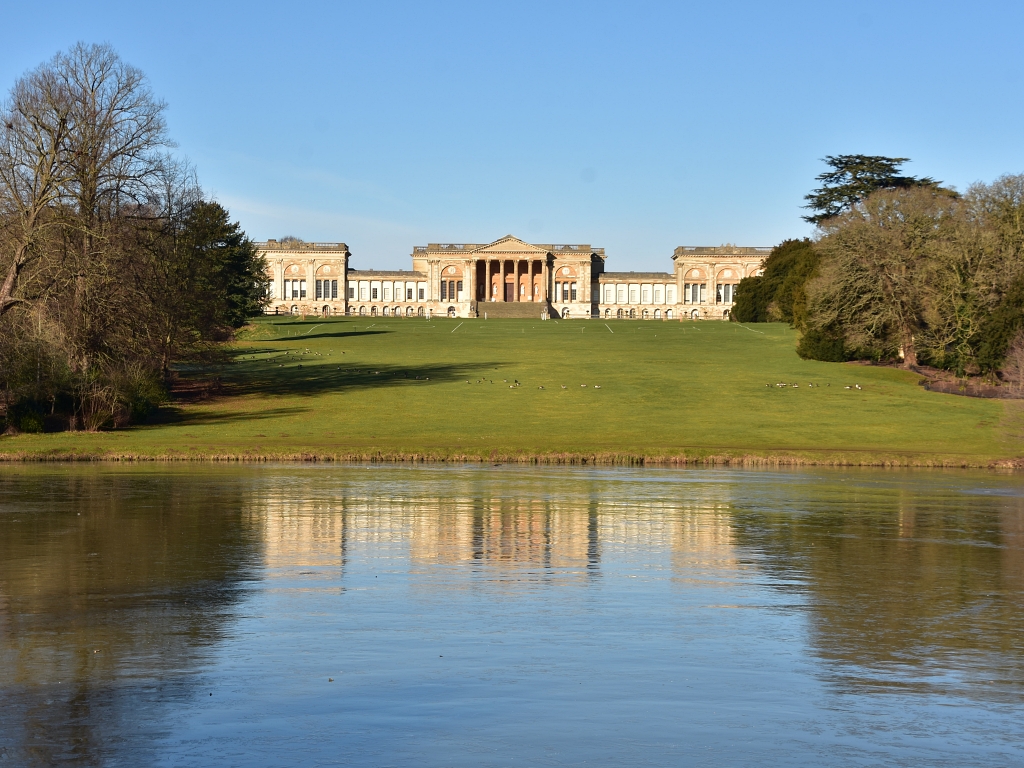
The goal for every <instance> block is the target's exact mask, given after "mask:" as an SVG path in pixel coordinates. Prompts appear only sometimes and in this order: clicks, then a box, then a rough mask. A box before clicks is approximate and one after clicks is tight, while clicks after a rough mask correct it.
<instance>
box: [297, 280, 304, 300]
mask: <svg viewBox="0 0 1024 768" xmlns="http://www.w3.org/2000/svg"><path fill="white" fill-rule="evenodd" d="M299 298H300V299H304V298H306V281H305V280H299Z"/></svg>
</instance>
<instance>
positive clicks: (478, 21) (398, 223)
mask: <svg viewBox="0 0 1024 768" xmlns="http://www.w3.org/2000/svg"><path fill="white" fill-rule="evenodd" d="M5 27H6V33H5V35H4V45H3V46H2V47H0V76H2V77H0V86H2V90H4V91H6V90H7V89H8V88H9V87H10V85H11V83H12V82H13V81H14V80H15V79H16V78H17V77H19V76H20V75H21V74H23V73H24V72H25V71H27V70H29V69H31V68H33V67H35V66H36V65H38V64H39V63H41V62H42V61H44V60H46V59H48V58H50V57H51V56H52V55H53V54H54V53H56V52H57V51H59V50H62V49H66V48H67V47H68V46H70V45H71V44H73V43H75V42H76V41H79V40H82V41H86V42H109V43H110V44H112V45H113V46H114V47H115V48H116V49H117V51H118V52H119V53H120V54H121V56H122V57H123V58H124V59H125V60H127V61H129V62H131V63H132V64H135V65H136V66H138V67H140V68H141V69H142V70H143V71H144V72H145V73H146V74H147V75H148V77H149V79H150V82H151V85H152V87H153V89H154V91H155V92H156V93H157V94H158V95H159V96H160V97H162V98H163V99H165V100H166V101H167V103H168V105H169V106H168V113H167V114H168V122H169V126H170V130H171V133H172V135H173V137H174V139H175V140H176V141H177V143H178V149H177V151H178V152H179V153H180V154H182V155H184V156H187V157H188V158H189V159H190V160H191V161H192V162H193V163H194V164H195V165H196V166H197V168H198V172H199V175H200V178H201V180H202V182H203V185H204V187H205V188H206V189H207V190H208V191H209V193H210V194H212V195H214V196H215V197H216V198H217V199H218V200H219V201H220V202H222V203H223V204H225V205H226V206H227V207H228V208H229V209H230V211H231V213H232V215H233V216H234V217H235V218H237V219H238V220H239V221H240V222H241V223H242V226H243V227H244V228H245V229H246V231H247V232H249V234H250V235H251V236H252V237H254V238H256V239H266V238H268V237H281V236H283V235H289V234H290V235H295V236H298V237H301V238H303V239H306V240H321V241H322V240H330V241H334V240H343V241H344V242H347V243H348V244H349V247H350V248H351V249H352V252H353V256H354V258H353V265H354V266H356V267H358V268H365V267H371V266H376V267H391V268H395V267H405V268H408V266H409V254H410V252H411V250H412V246H413V245H419V244H425V243H427V242H481V243H484V242H490V241H492V240H495V239H497V238H499V237H501V236H502V235H505V234H507V233H512V234H515V235H517V236H519V237H522V238H523V239H525V240H529V241H533V242H548V243H551V242H553V243H590V244H592V245H595V246H604V247H605V248H607V252H608V256H609V263H608V267H609V268H610V269H613V270H616V269H618V270H622V269H658V270H667V269H669V268H670V261H669V257H670V256H671V253H672V250H673V248H675V246H677V245H684V244H685V245H719V244H722V243H726V242H730V243H735V244H739V245H773V244H775V243H777V242H779V241H780V240H782V239H784V238H787V237H799V236H804V235H807V234H810V232H811V228H810V227H809V226H808V225H807V224H805V223H804V222H803V221H802V220H801V218H800V217H801V215H802V214H804V213H805V211H803V210H802V209H801V207H800V206H801V205H802V204H803V195H805V194H806V193H807V192H808V191H809V190H810V189H812V188H813V187H814V186H816V183H815V181H814V177H815V176H816V175H817V174H818V173H820V172H822V170H824V166H823V165H822V163H821V161H820V158H822V157H823V156H825V155H827V154H833V155H834V154H879V155H889V156H903V157H910V158H911V159H912V160H913V162H912V163H910V164H908V165H907V166H906V167H905V170H906V171H907V172H909V173H912V174H916V175H927V176H933V177H935V178H937V179H941V180H943V181H944V182H946V183H947V184H952V185H955V186H956V187H958V188H960V189H963V188H965V187H966V186H967V185H969V184H970V183H972V182H974V181H978V180H983V181H990V180H992V179H994V178H996V177H997V176H999V175H1001V174H1004V173H1021V172H1024V99H1022V96H1024V52H1022V48H1021V40H1022V39H1024V3H1021V2H977V0H976V1H975V2H972V3H964V2H962V1H961V2H944V1H938V2H898V1H897V0H889V1H888V2H872V1H870V0H869V1H867V2H857V3H822V2H820V1H819V2H774V3H769V2H762V3H754V2H722V1H721V0H720V1H719V2H700V3H684V2H677V3H638V2H621V3H606V2H575V3H569V2H551V1H550V0H549V1H547V2H515V3H500V2H478V3H389V2H366V1H365V0H363V2H355V3H342V2H322V3H317V2H289V3H283V2H282V3H268V2H261V1H260V0H251V1H250V2H244V3H243V2H235V3H218V2H191V1H186V2H181V1H178V2H175V3H137V2H131V3H127V2H125V3H102V2H100V3H97V2H89V3H85V2H81V0H77V1H76V2H65V1H64V0H56V1H55V2H50V3H30V2H22V3H17V4H11V5H10V6H9V7H7V8H6V10H5Z"/></svg>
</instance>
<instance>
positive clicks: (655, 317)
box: [654, 309, 661, 320]
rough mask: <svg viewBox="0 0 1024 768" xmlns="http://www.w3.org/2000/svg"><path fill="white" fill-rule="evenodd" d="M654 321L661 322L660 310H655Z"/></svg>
mask: <svg viewBox="0 0 1024 768" xmlns="http://www.w3.org/2000/svg"><path fill="white" fill-rule="evenodd" d="M654 319H655V320H661V310H660V309H656V310H654Z"/></svg>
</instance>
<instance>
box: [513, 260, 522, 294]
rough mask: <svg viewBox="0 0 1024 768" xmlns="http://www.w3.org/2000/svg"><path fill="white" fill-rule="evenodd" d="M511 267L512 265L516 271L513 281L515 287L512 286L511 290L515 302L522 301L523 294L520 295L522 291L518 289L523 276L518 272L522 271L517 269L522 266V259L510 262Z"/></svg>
mask: <svg viewBox="0 0 1024 768" xmlns="http://www.w3.org/2000/svg"><path fill="white" fill-rule="evenodd" d="M512 265H513V267H514V268H515V270H516V280H515V285H514V286H513V288H512V290H513V291H515V294H516V301H522V298H521V297H522V295H523V293H522V291H523V289H522V288H521V287H520V281H521V280H522V279H523V276H522V275H521V274H520V272H521V271H522V270H520V269H519V268H520V267H521V266H522V265H523V260H522V259H516V260H515V261H513V262H512Z"/></svg>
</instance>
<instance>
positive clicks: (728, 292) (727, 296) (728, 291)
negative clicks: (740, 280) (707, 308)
mask: <svg viewBox="0 0 1024 768" xmlns="http://www.w3.org/2000/svg"><path fill="white" fill-rule="evenodd" d="M725 303H726V304H732V286H731V285H729V284H726V286H725Z"/></svg>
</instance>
